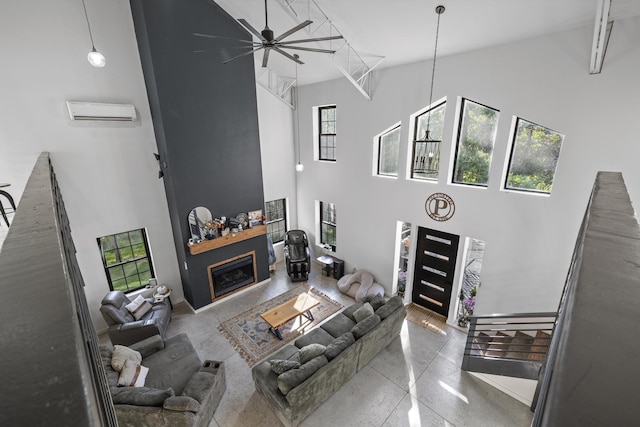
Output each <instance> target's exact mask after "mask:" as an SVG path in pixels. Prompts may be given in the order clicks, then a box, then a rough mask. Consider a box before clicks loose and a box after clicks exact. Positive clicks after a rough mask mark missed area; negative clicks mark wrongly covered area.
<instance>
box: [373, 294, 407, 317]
mask: <svg viewBox="0 0 640 427" xmlns="http://www.w3.org/2000/svg"><path fill="white" fill-rule="evenodd" d="M403 305H404V303H403V302H402V298H400V297H399V296H398V295H396V296H393V297H391V298H389V301H387V302H386V303H385V305H383V306H382V307H380V308H379V309H378V310H376V314H377V315H378V316H380V318H381V319H382V320H384V319H386V318H387V317H389V315H390V314H391V313H393V312H394V311H396V310H397V309H398V308H400V307H402V306H403Z"/></svg>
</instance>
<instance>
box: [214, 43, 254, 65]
mask: <svg viewBox="0 0 640 427" xmlns="http://www.w3.org/2000/svg"><path fill="white" fill-rule="evenodd" d="M260 49H264V47H263V46H260V47H258V48H255V49H253V50H250V51H249V52H245V53H241V54H240V55H237V56H234V57H233V58H230V59H227V60H226V61H222V63H223V64H226V63H228V62H231V61H233V60H234V59H238V58H240V57H243V56H247V55H251V54H252V53H254V52H257V51H259V50H260Z"/></svg>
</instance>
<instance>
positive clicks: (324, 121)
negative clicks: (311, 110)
mask: <svg viewBox="0 0 640 427" xmlns="http://www.w3.org/2000/svg"><path fill="white" fill-rule="evenodd" d="M318 115H319V118H318V119H319V120H318V123H319V125H320V126H319V135H318V144H319V151H318V153H319V156H318V159H319V160H329V161H335V160H336V106H335V105H331V106H327V107H319V108H318Z"/></svg>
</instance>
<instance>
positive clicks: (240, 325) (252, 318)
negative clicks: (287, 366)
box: [218, 285, 343, 366]
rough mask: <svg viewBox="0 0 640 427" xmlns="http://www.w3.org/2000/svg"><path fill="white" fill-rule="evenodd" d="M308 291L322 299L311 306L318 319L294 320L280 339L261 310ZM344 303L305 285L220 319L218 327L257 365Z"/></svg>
mask: <svg viewBox="0 0 640 427" xmlns="http://www.w3.org/2000/svg"><path fill="white" fill-rule="evenodd" d="M304 292H309V293H310V294H311V295H312V296H313V297H314V298H315V299H317V300H318V301H320V304H319V305H317V306H316V307H314V308H312V309H311V314H312V315H313V318H314V320H313V321H310V320H308V319H306V318H305V317H302V316H300V317H298V318H296V319H294V320H292V321H291V322H289V323H287V324H286V325H285V326H283V327H282V328H280V332H281V333H282V340H279V339H278V338H276V336H275V335H273V333H271V332H270V331H269V325H267V323H266V322H265V321H264V320H262V318H261V317H260V314H261V313H264V312H265V311H268V310H270V309H272V308H274V307H277V306H279V305H280V304H284V303H285V302H287V301H288V300H290V299H292V298H295V297H296V296H298V295H300V294H302V293H304ZM342 307H343V305H342V304H340V303H339V302H337V301H334V300H332V299H331V298H329V297H328V296H326V295H325V294H323V293H322V292H320V291H318V290H316V289H314V288H312V287H311V288H310V287H309V286H307V285H301V286H298V287H295V288H293V289H290V290H288V291H287V292H285V293H283V294H281V295H278V296H277V297H275V298H273V299H270V300H269V301H265V302H263V303H262V304H259V305H258V306H256V307H254V308H252V309H250V310H247V311H245V312H244V313H242V314H239V315H237V316H234V317H232V318H231V319H229V320H226V321H224V322H222V323H220V326H218V330H219V331H220V332H222V333H223V334H224V336H226V337H227V339H228V340H229V342H231V345H233V347H234V348H235V349H236V350H237V351H238V353H240V355H241V356H242V357H244V359H245V360H246V361H247V363H248V364H249V366H254V365H255V364H256V363H258V362H259V361H260V360H262V359H264V358H265V357H266V356H268V355H269V354H271V353H273V352H274V351H276V350H277V349H279V348H280V347H283V346H284V345H285V344H287V343H288V342H291V341H292V340H294V339H296V338H298V337H299V336H300V335H302V334H304V333H305V332H307V331H308V330H310V329H312V328H313V327H314V326H315V325H317V324H319V323H320V322H322V321H323V320H325V319H326V318H327V317H329V316H331V315H332V314H334V313H336V312H337V311H338V310H340V309H341V308H342Z"/></svg>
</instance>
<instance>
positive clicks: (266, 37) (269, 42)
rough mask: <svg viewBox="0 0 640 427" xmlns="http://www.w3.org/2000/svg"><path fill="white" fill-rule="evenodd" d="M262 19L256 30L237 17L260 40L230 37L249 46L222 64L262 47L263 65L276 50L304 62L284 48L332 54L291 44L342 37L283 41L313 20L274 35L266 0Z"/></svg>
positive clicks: (211, 36)
mask: <svg viewBox="0 0 640 427" xmlns="http://www.w3.org/2000/svg"><path fill="white" fill-rule="evenodd" d="M264 20H265V25H264V30H262V31H258V30H256V29H255V28H254V27H253V26H252V25H251V24H249V23H248V22H247V21H246V20H245V19H242V18H240V19H238V22H240V23H241V24H242V26H243V27H245V28H246V29H247V30H248V31H249V32H250V33H251V34H253V35H254V36H256V37H257V38H258V40H260V41H259V42H255V41H253V40H251V41H249V40H244V39H232V40H236V41H238V42H241V43H249V44H250V46H247V48H248V49H250V50H249V51H247V52H244V53H241V54H240V55H236V56H234V57H232V58H229V59H227V60H225V61H223V62H222V63H223V64H227V63H229V62H231V61H234V60H236V59H238V58H241V57H243V56H247V55H251V54H252V53H255V52H258V51H260V50H263V49H264V55H263V56H262V66H263V67H266V66H267V63H268V62H269V54H270V53H271V51H275V52H278V53H279V54H280V55H282V56H285V57H286V58H289V59H290V60H292V61H294V62H296V63H297V64H304V62H302V61H301V60H300V58H299V56H298V55H292V54H290V53H289V52H286V51H285V50H284V49H292V50H303V51H307V52H319V53H329V54H334V53H336V51H335V50H333V49H320V48H313V47H306V46H292V45H297V44H299V43H311V42H321V41H329V40H338V39H342V36H341V35H339V36H329V37H315V38H309V39H300V40H290V41H283V40H284V39H285V38H287V37H289V36H290V35H291V34H293V33H295V32H298V31H300V30H302V29H303V28H306V27H308V26H309V25H311V24H312V23H313V21H310V20H306V21H304V22H302V23H300V24H298V25H296V26H294V27H292V28H291V29H289V30H288V31H285V32H284V33H282V34H280V35H279V36H277V37H274V32H273V30H271V28H269V14H268V12H267V0H264ZM194 35H195V36H199V37H208V38H214V39H216V38H219V39H229V37H222V36H214V35H208V34H200V33H194ZM196 52H200V51H196Z"/></svg>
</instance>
